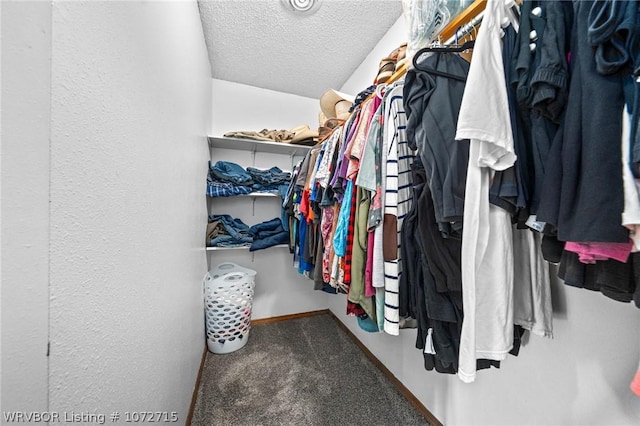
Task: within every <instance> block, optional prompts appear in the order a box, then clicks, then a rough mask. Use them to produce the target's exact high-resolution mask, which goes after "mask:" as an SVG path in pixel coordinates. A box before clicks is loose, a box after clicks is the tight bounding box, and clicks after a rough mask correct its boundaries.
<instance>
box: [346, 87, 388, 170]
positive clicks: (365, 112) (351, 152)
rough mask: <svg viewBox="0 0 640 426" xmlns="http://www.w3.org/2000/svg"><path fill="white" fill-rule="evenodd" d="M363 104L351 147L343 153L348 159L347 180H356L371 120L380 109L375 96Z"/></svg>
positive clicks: (377, 98)
mask: <svg viewBox="0 0 640 426" xmlns="http://www.w3.org/2000/svg"><path fill="white" fill-rule="evenodd" d="M365 102H367V103H366V105H364V106H363V107H362V112H361V113H360V123H358V129H357V130H356V133H355V135H354V136H353V141H352V143H351V145H350V146H349V147H347V150H346V152H345V154H346V156H347V157H348V158H349V167H348V169H347V180H353V181H355V180H356V176H357V175H358V170H360V158H362V153H363V152H364V146H365V144H366V141H367V135H368V134H369V128H370V125H371V120H372V119H373V116H374V115H375V113H376V111H377V110H378V108H379V107H380V103H381V99H380V98H379V97H377V96H374V98H373V99H372V100H370V101H365Z"/></svg>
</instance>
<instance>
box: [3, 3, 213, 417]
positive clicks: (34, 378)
mask: <svg viewBox="0 0 640 426" xmlns="http://www.w3.org/2000/svg"><path fill="white" fill-rule="evenodd" d="M2 52H3V62H2V78H3V80H2V138H3V145H2V185H3V188H2V194H3V200H2V203H3V204H2V263H3V266H4V269H3V271H2V272H3V276H2V281H3V286H2V315H3V317H2V343H3V347H2V349H3V352H2V367H3V368H2V372H3V376H2V409H3V410H25V411H31V410H38V411H41V410H45V409H47V404H48V409H50V410H53V411H58V412H71V411H74V412H76V413H80V412H94V413H110V412H111V411H112V410H118V411H125V410H138V411H139V410H146V411H177V412H178V413H179V414H178V415H179V419H180V423H182V422H184V420H185V418H186V413H187V409H188V405H189V402H190V398H191V393H192V391H193V387H194V383H195V376H196V374H197V371H198V365H199V362H200V357H201V354H202V350H203V347H204V339H203V337H204V330H203V312H202V287H201V284H202V278H203V276H204V273H205V272H206V256H205V253H204V249H203V246H204V227H205V223H206V202H205V197H204V189H203V188H204V182H205V177H206V158H207V157H208V151H207V142H206V137H205V136H206V133H207V131H208V129H209V121H210V117H211V98H210V95H209V94H210V93H211V80H210V77H209V76H210V70H209V61H208V58H207V53H206V49H205V44H204V39H203V35H202V29H201V26H200V19H199V14H198V8H197V5H196V3H195V1H183V2H85V1H83V2H80V1H77V2H67V1H55V2H53V3H51V2H38V3H36V2H15V3H13V2H10V3H8V2H3V5H2ZM47 284H48V285H49V286H47ZM49 289H50V301H49V303H47V302H48V297H49V294H48V293H49ZM47 304H49V307H48V308H49V313H48V312H47ZM47 317H49V321H48V322H49V326H48V328H47ZM47 334H49V340H50V343H51V353H50V357H49V358H48V359H49V374H48V376H47V361H46V356H45V355H46V347H47ZM47 381H48V382H49V383H48V385H47ZM47 399H48V403H47ZM122 420H124V418H123V419H122Z"/></svg>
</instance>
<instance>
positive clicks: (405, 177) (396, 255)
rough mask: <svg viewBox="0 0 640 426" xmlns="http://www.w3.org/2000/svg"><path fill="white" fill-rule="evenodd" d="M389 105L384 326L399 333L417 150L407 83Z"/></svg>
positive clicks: (393, 94) (394, 92) (393, 91)
mask: <svg viewBox="0 0 640 426" xmlns="http://www.w3.org/2000/svg"><path fill="white" fill-rule="evenodd" d="M388 93H389V95H388V97H387V99H388V102H389V103H388V107H387V108H385V111H386V112H387V117H386V118H385V135H384V137H385V138H386V139H387V141H388V142H387V143H385V146H386V147H387V148H385V149H387V161H386V179H385V201H384V219H383V224H382V226H383V242H382V244H383V250H384V277H385V280H384V281H385V284H384V287H385V309H384V312H385V314H384V317H385V322H384V330H385V332H387V333H388V334H393V335H398V334H399V330H400V316H399V312H398V306H399V298H398V290H399V283H398V279H399V277H400V275H401V274H402V270H401V263H400V262H401V259H402V254H401V250H400V249H399V245H400V230H401V228H402V222H403V221H404V218H405V216H406V214H407V213H408V212H409V209H410V208H411V202H412V197H411V195H412V194H411V191H412V185H411V163H412V162H413V158H414V153H413V151H412V150H411V149H410V147H409V144H408V141H407V134H406V128H407V119H406V113H405V111H404V102H403V98H402V93H403V86H396V87H394V88H393V89H390V90H389V91H388Z"/></svg>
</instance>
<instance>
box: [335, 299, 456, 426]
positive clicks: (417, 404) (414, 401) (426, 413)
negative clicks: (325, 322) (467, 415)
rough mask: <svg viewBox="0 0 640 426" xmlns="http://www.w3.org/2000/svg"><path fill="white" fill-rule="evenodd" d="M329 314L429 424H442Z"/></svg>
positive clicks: (337, 319)
mask: <svg viewBox="0 0 640 426" xmlns="http://www.w3.org/2000/svg"><path fill="white" fill-rule="evenodd" d="M328 313H329V316H330V317H331V318H333V320H334V321H335V322H336V324H338V327H340V328H341V329H342V330H343V331H344V332H345V333H347V335H348V336H349V337H350V338H351V340H353V342H354V343H355V344H356V346H358V347H359V348H360V350H362V352H364V354H365V355H366V356H367V358H369V359H370V360H371V362H372V363H373V364H374V365H375V366H376V367H378V369H380V371H382V374H384V375H385V376H387V378H388V379H389V381H390V382H391V383H393V384H394V385H395V387H396V388H397V389H398V391H399V392H400V393H401V394H402V395H403V396H404V397H405V398H407V400H409V402H411V404H412V405H413V406H414V407H416V409H417V410H418V411H420V413H421V414H422V415H423V416H424V418H425V419H427V421H428V422H429V424H430V425H432V426H443V424H442V422H441V421H440V420H438V419H437V418H436V416H434V415H433V413H432V412H431V411H429V410H428V409H427V407H425V406H424V405H423V404H422V402H420V400H419V399H418V398H417V397H416V396H415V395H414V394H413V393H411V391H410V390H409V389H407V387H406V386H405V385H403V384H402V382H401V381H400V380H399V379H398V378H397V377H396V376H394V375H393V373H392V372H391V371H390V370H389V369H388V368H387V367H386V366H385V365H384V364H383V363H382V361H380V360H379V359H378V357H376V356H375V355H374V354H373V352H371V351H370V350H369V349H368V348H367V347H366V346H365V344H364V343H362V342H361V341H360V339H358V337H356V335H355V334H353V332H351V330H349V327H347V326H346V325H344V324H343V323H342V321H340V319H339V318H338V317H337V316H335V314H334V313H333V312H331V311H328Z"/></svg>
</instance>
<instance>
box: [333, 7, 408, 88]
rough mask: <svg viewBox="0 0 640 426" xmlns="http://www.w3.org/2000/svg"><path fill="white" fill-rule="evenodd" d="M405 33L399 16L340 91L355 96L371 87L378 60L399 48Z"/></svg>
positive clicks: (402, 20)
mask: <svg viewBox="0 0 640 426" xmlns="http://www.w3.org/2000/svg"><path fill="white" fill-rule="evenodd" d="M407 31H408V30H407V24H406V22H405V19H404V16H400V18H398V20H397V21H396V23H395V24H393V25H392V26H391V28H389V30H388V31H387V33H386V34H385V35H384V37H383V38H382V39H380V41H379V42H378V44H377V45H376V46H375V47H374V48H373V50H372V51H371V52H370V53H369V55H367V57H366V58H365V60H364V61H363V62H362V64H360V66H359V67H358V68H357V69H356V70H355V71H354V73H353V74H352V75H351V77H349V79H347V81H346V82H345V83H344V84H343V85H342V87H341V88H340V91H341V92H343V93H349V94H351V95H356V94H358V93H359V92H360V91H362V90H364V89H366V88H367V87H369V86H371V85H372V84H373V81H374V79H375V78H376V75H377V74H378V67H379V66H380V60H382V58H385V57H387V56H388V55H389V53H391V52H392V51H393V50H394V49H396V48H397V47H398V46H400V44H402V43H403V42H405V41H407Z"/></svg>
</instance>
